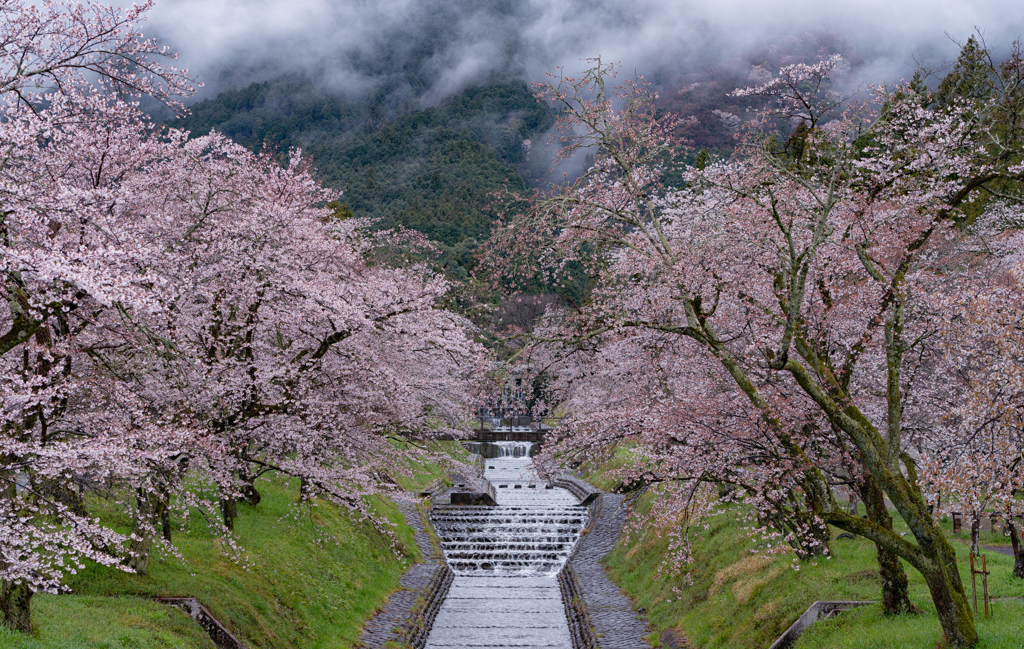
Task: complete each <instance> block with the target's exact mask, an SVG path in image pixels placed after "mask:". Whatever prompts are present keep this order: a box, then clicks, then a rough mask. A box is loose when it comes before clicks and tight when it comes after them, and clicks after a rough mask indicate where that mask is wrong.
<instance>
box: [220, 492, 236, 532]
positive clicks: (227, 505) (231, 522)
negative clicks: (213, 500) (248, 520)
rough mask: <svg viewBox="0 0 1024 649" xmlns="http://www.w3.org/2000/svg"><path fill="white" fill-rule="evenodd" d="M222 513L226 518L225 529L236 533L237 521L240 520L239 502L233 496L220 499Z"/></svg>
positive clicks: (223, 496) (224, 496)
mask: <svg viewBox="0 0 1024 649" xmlns="http://www.w3.org/2000/svg"><path fill="white" fill-rule="evenodd" d="M220 513H221V515H222V516H223V517H224V527H226V528H228V529H229V530H232V531H234V529H235V519H236V518H238V501H236V500H235V497H234V496H232V495H226V494H225V495H222V496H221V497H220Z"/></svg>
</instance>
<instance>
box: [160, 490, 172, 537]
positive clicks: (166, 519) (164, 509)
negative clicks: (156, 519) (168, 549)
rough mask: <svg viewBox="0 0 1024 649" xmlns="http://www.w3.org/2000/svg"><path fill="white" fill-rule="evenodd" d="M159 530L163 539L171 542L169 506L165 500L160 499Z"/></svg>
mask: <svg viewBox="0 0 1024 649" xmlns="http://www.w3.org/2000/svg"><path fill="white" fill-rule="evenodd" d="M160 531H161V532H162V533H163V537H164V540H165V541H167V542H168V543H170V542H171V508H170V506H169V505H168V503H167V501H166V500H162V501H160Z"/></svg>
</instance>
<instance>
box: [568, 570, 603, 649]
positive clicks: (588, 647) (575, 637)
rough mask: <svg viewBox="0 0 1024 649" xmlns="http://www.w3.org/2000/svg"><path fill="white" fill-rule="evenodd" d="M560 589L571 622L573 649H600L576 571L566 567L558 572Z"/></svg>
mask: <svg viewBox="0 0 1024 649" xmlns="http://www.w3.org/2000/svg"><path fill="white" fill-rule="evenodd" d="M558 588H559V590H561V591H562V605H563V606H565V618H566V619H567V620H568V622H569V636H570V637H571V638H572V649H598V644H597V639H596V638H595V637H594V628H593V627H592V626H591V624H590V612H589V611H587V604H586V602H585V601H584V599H583V596H582V594H581V593H580V585H579V582H577V581H576V571H575V570H573V568H572V566H571V565H568V564H567V565H566V566H565V567H564V568H562V569H561V570H560V571H559V572H558Z"/></svg>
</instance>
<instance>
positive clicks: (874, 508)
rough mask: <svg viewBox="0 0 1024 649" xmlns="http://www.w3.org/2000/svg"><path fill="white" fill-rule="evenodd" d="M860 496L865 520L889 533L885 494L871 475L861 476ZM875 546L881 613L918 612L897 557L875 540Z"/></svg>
mask: <svg viewBox="0 0 1024 649" xmlns="http://www.w3.org/2000/svg"><path fill="white" fill-rule="evenodd" d="M861 499H862V500H863V501H864V506H865V508H866V509H867V515H868V520H869V521H871V522H873V523H875V524H877V525H879V526H881V527H882V528H884V529H886V530H887V531H889V532H890V533H892V532H893V527H892V516H890V515H889V510H888V509H887V508H886V506H885V494H884V493H883V492H882V489H881V488H880V487H879V486H878V482H877V481H876V480H875V479H874V478H872V477H871V476H868V477H867V478H865V480H864V486H863V488H862V494H861ZM875 547H876V548H877V551H878V575H879V577H880V578H881V581H882V611H883V613H885V615H900V614H903V613H914V612H917V607H915V606H914V605H913V604H912V603H911V602H910V585H909V583H908V581H907V573H906V571H905V570H904V569H903V564H901V563H900V559H899V557H898V556H896V553H894V552H892V551H891V550H888V549H887V548H886V547H885V546H884V545H882V544H878V543H876V544H875Z"/></svg>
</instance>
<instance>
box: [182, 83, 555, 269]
mask: <svg viewBox="0 0 1024 649" xmlns="http://www.w3.org/2000/svg"><path fill="white" fill-rule="evenodd" d="M378 94H379V93H378ZM392 112H393V111H392V109H391V108H389V107H387V106H385V102H384V100H382V99H381V98H380V97H378V96H376V95H375V96H373V97H370V98H369V99H367V100H365V101H362V102H353V101H348V100H345V99H343V98H339V97H337V96H334V95H331V94H328V93H326V92H325V91H323V90H321V89H318V88H316V87H314V86H313V84H312V83H310V82H308V81H294V80H287V79H277V80H274V81H268V82H263V83H254V84H252V85H250V86H249V87H248V88H245V89H243V90H238V91H232V92H225V93H221V94H220V95H218V96H217V97H216V98H214V99H209V100H206V101H203V102H200V103H198V104H196V105H195V106H193V107H192V115H191V116H189V117H187V118H184V119H180V120H177V121H175V122H173V125H174V126H177V127H180V128H186V129H189V130H191V131H192V132H193V133H194V134H203V133H207V132H209V131H210V130H211V129H217V130H218V131H221V132H223V133H224V134H225V135H228V136H229V137H231V138H232V139H234V140H235V141H237V142H239V143H241V144H243V145H245V146H247V147H250V148H259V147H260V146H263V145H264V144H266V146H268V147H270V148H272V149H274V150H277V151H285V150H287V149H288V148H289V147H302V149H303V150H304V152H305V153H306V155H307V156H309V157H310V158H311V159H312V162H313V165H314V166H315V167H316V169H317V176H318V178H319V179H320V180H321V182H323V183H324V184H325V185H327V186H328V187H333V188H336V189H342V190H344V192H345V194H344V197H343V199H342V200H343V201H344V204H345V205H346V206H347V207H348V208H349V209H350V210H351V213H352V214H353V215H354V216H357V217H372V218H375V219H378V227H382V228H390V227H395V226H403V227H407V228H412V229H415V230H419V231H420V232H423V233H424V234H426V235H427V236H428V237H430V238H431V239H434V240H435V241H438V242H440V243H442V244H444V245H443V246H442V249H443V251H444V253H445V254H444V256H445V257H446V260H447V261H449V262H450V263H453V264H454V265H456V266H464V265H465V264H466V263H467V262H468V259H469V257H470V255H471V254H472V251H473V250H474V249H475V244H476V242H477V241H479V240H481V239H483V238H486V236H487V235H488V233H489V231H490V225H491V222H492V220H493V218H494V215H493V214H492V213H491V211H490V210H489V209H488V205H489V203H490V201H491V199H490V196H489V195H490V194H491V192H494V191H496V190H498V189H501V188H502V187H507V188H510V189H516V190H522V189H525V188H526V185H525V183H524V181H523V178H522V176H521V173H520V171H521V170H524V171H525V170H526V169H527V166H526V165H527V160H526V157H525V154H524V148H523V140H527V139H530V138H534V137H536V136H537V135H538V134H539V133H542V132H543V131H546V130H547V129H549V128H550V127H551V126H552V124H553V123H554V113H553V111H552V110H551V109H550V108H548V107H547V106H546V105H544V104H541V103H540V102H538V101H537V100H536V99H535V98H534V97H533V94H532V92H531V91H530V89H529V87H528V86H527V85H526V83H524V82H523V81H520V80H508V79H504V80H502V79H498V80H494V81H492V82H490V83H487V84H485V85H481V86H477V87H473V88H469V89H467V90H465V91H463V92H462V93H461V94H459V95H457V96H455V97H452V98H450V99H448V100H446V101H444V102H443V103H441V104H439V105H437V106H433V107H430V108H426V109H423V110H414V111H409V112H406V113H404V114H399V115H398V116H397V117H394V118H393V119H390V120H388V119H386V117H387V115H388V114H390V113H392Z"/></svg>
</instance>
